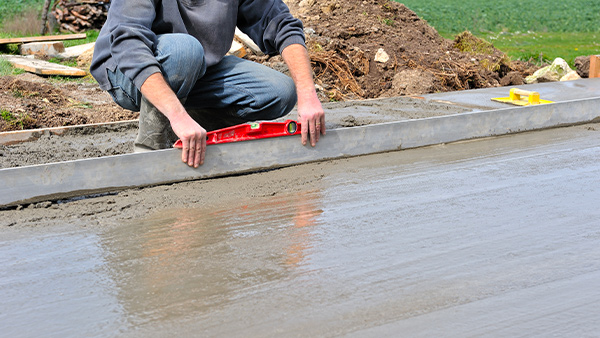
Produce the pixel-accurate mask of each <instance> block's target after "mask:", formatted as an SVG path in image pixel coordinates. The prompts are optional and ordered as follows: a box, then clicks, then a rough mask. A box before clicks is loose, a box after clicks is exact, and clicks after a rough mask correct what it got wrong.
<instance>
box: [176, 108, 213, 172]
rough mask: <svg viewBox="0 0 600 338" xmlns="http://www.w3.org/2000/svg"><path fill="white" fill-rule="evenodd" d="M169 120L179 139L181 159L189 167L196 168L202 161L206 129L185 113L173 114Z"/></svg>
mask: <svg viewBox="0 0 600 338" xmlns="http://www.w3.org/2000/svg"><path fill="white" fill-rule="evenodd" d="M169 121H171V128H172V129H173V132H174V133H175V135H177V136H178V137H179V139H180V140H181V145H182V152H181V160H182V161H183V162H185V163H187V165H189V166H190V167H194V168H198V166H199V165H202V164H203V163H204V155H205V153H206V130H205V129H204V128H202V127H201V126H200V125H199V124H198V123H197V122H196V121H194V119H192V118H191V117H190V116H189V115H188V114H187V113H185V114H180V115H177V116H173V117H172V118H169Z"/></svg>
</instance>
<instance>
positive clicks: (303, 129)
mask: <svg viewBox="0 0 600 338" xmlns="http://www.w3.org/2000/svg"><path fill="white" fill-rule="evenodd" d="M300 132H301V133H302V145H303V146H305V145H306V139H307V137H308V121H301V122H300Z"/></svg>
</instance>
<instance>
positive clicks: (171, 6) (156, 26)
mask: <svg viewBox="0 0 600 338" xmlns="http://www.w3.org/2000/svg"><path fill="white" fill-rule="evenodd" d="M236 26H237V27H239V28H240V30H241V31H242V32H244V33H246V34H247V35H248V36H250V38H252V40H254V42H255V43H256V44H257V45H258V46H259V47H260V49H261V50H262V51H263V52H265V53H267V54H276V53H281V51H282V50H283V49H284V48H285V47H287V46H289V45H291V44H296V43H298V44H302V45H304V32H303V28H302V23H301V22H300V21H299V20H298V19H295V18H294V17H293V16H292V15H291V14H290V12H289V9H288V7H287V6H286V5H285V4H284V3H283V2H282V1H281V0H112V1H111V6H110V10H109V13H108V19H107V21H106V23H105V24H104V26H103V27H102V30H101V31H100V35H99V36H98V39H97V40H96V48H95V51H94V57H93V60H92V65H91V67H90V72H91V73H92V75H93V76H94V78H95V79H96V80H97V81H98V83H99V84H100V87H101V88H102V89H104V90H108V89H110V87H111V86H110V82H109V81H108V78H107V70H111V71H115V69H116V68H117V67H118V68H119V70H121V72H123V73H124V74H125V75H126V76H127V77H129V78H130V79H132V80H133V83H134V84H135V85H136V87H137V88H138V89H139V88H140V87H141V86H142V84H143V83H144V82H145V81H146V79H147V78H148V77H149V76H150V75H152V74H154V73H157V72H160V67H159V64H158V62H157V61H156V59H155V57H154V53H153V51H154V49H155V46H156V43H157V35H160V34H168V33H184V34H190V35H192V36H193V37H195V38H196V39H198V41H200V43H201V44H202V46H203V47H204V52H205V61H206V65H207V66H208V67H210V66H212V65H215V64H217V63H218V62H219V61H220V60H221V59H222V58H223V56H225V54H226V53H227V52H228V51H229V48H230V46H231V41H232V40H233V36H234V34H235V27H236Z"/></svg>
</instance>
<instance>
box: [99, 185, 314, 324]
mask: <svg viewBox="0 0 600 338" xmlns="http://www.w3.org/2000/svg"><path fill="white" fill-rule="evenodd" d="M248 202H249V203H248V204H244V205H241V206H239V207H234V208H229V207H228V206H223V208H224V209H179V210H172V211H170V212H167V213H161V214H159V215H152V216H151V217H149V218H148V219H144V220H140V221H139V222H138V223H137V224H130V225H128V226H124V227H120V228H117V229H114V230H111V231H109V232H107V233H104V234H102V247H103V249H104V252H105V253H106V262H107V264H106V265H107V267H108V271H109V276H110V277H111V279H112V280H114V282H115V285H116V287H117V290H118V295H119V301H120V303H121V305H122V306H123V309H124V310H125V311H126V313H127V316H126V317H127V319H128V321H129V326H130V327H138V326H143V325H145V324H148V323H153V322H157V321H158V322H162V321H168V320H171V319H173V318H185V317H187V316H188V315H190V314H195V315H203V314H207V313H211V312H213V311H218V309H220V308H222V307H223V306H225V305H226V304H228V303H229V302H231V301H232V300H233V299H236V298H238V297H241V296H242V295H244V294H247V293H253V292H254V291H255V290H256V289H258V288H260V287H261V286H263V285H268V284H269V283H272V282H274V281H278V280H282V279H286V278H289V276H290V275H293V274H294V273H295V272H296V270H297V269H298V268H300V267H302V266H303V265H306V262H305V260H306V257H307V255H308V251H310V249H311V247H312V243H311V241H312V240H313V239H312V237H313V235H312V234H311V227H313V226H314V225H315V224H316V223H317V219H318V217H319V215H320V213H321V212H322V211H321V209H320V207H319V203H320V198H319V194H318V192H306V193H302V194H299V195H287V196H285V195H284V196H282V197H279V196H278V197H274V198H272V199H269V200H268V201H267V202H260V203H255V202H252V201H248ZM257 248H260V250H257Z"/></svg>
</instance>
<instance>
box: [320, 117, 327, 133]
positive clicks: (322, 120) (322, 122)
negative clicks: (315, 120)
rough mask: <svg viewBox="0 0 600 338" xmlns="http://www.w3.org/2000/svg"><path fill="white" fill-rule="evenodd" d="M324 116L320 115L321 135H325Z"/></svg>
mask: <svg viewBox="0 0 600 338" xmlns="http://www.w3.org/2000/svg"><path fill="white" fill-rule="evenodd" d="M325 129H326V128H325V114H323V115H321V135H325Z"/></svg>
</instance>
